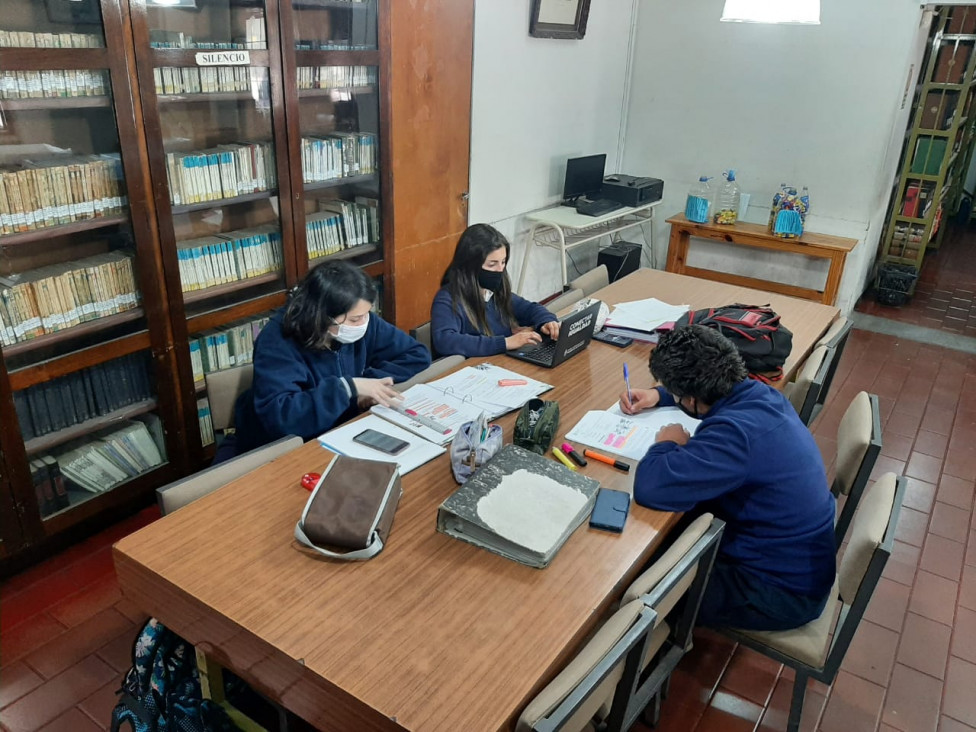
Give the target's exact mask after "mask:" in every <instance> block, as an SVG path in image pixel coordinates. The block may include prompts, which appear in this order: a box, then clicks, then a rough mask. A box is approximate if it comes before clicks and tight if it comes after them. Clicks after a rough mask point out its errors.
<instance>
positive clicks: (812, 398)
mask: <svg viewBox="0 0 976 732" xmlns="http://www.w3.org/2000/svg"><path fill="white" fill-rule="evenodd" d="M826 358H827V347H826V346H817V347H816V348H814V349H813V351H812V352H811V353H810V355H809V356H807V360H806V361H804V362H803V367H802V368H801V369H800V372H799V373H798V374H797V375H796V381H794V382H793V383H791V384H787V387H789V391H788V393H787V397H788V398H789V400H790V404H792V405H793V408H794V409H795V410H796V413H797V414H799V415H800V420H801V421H802V422H803V424H805V425H809V424H810V421H809V420H810V416H811V415H812V414H813V407H814V405H815V404H816V403H817V396H818V394H819V389H820V384H819V382H817V383H816V386H815V382H816V379H817V376H818V374H820V372H821V370H822V369H823V364H824V359H826ZM824 375H826V371H824Z"/></svg>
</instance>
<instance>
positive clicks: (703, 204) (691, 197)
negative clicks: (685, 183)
mask: <svg viewBox="0 0 976 732" xmlns="http://www.w3.org/2000/svg"><path fill="white" fill-rule="evenodd" d="M710 180H711V178H708V177H706V176H704V175H703V176H702V177H701V178H699V179H698V183H697V184H696V185H694V186H692V187H691V190H690V191H689V192H688V200H687V201H686V202H685V217H686V218H687V219H688V220H689V221H692V222H694V223H696V224H705V223H708V209H709V207H710V206H711V205H712V189H711V188H710V187H709V185H708V181H710Z"/></svg>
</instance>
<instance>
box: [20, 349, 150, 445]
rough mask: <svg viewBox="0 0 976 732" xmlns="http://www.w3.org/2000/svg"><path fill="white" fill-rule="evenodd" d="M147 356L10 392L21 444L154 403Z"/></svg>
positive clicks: (132, 356) (118, 360)
mask: <svg viewBox="0 0 976 732" xmlns="http://www.w3.org/2000/svg"><path fill="white" fill-rule="evenodd" d="M150 368H151V363H150V358H149V354H148V353H146V352H141V353H133V354H130V355H128V356H122V357H121V358H116V359H112V360H111V361H106V362H105V363H100V364H97V365H95V366H90V367H88V368H86V369H82V370H80V371H75V372H73V373H70V374H68V375H66V376H60V377H58V378H55V379H51V380H50V381H46V382H44V383H43V384H38V385H36V386H30V387H28V388H26V389H22V390H20V391H15V392H14V409H15V410H16V412H17V421H18V422H19V424H20V433H21V435H22V436H23V438H24V440H31V439H33V438H34V437H40V436H41V435H46V434H49V433H51V432H56V431H58V430H61V429H64V428H66V427H71V426H73V425H76V424H82V423H84V422H87V421H88V420H90V419H94V418H96V417H101V416H103V415H106V414H109V413H111V412H114V411H115V410H117V409H121V408H123V407H125V406H128V405H129V404H134V403H136V402H140V401H144V400H147V399H155V396H156V391H155V389H154V387H153V384H152V379H151V378H150Z"/></svg>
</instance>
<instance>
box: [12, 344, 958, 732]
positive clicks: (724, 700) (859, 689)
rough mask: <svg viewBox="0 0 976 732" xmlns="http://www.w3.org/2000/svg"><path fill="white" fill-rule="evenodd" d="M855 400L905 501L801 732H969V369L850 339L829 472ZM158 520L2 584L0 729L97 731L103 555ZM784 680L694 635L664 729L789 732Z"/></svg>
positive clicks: (106, 604)
mask: <svg viewBox="0 0 976 732" xmlns="http://www.w3.org/2000/svg"><path fill="white" fill-rule="evenodd" d="M862 389H866V390H869V391H872V392H874V393H876V394H878V396H879V397H880V400H881V409H882V418H883V424H884V432H883V437H884V449H883V450H882V456H881V457H880V458H879V460H878V465H877V468H876V473H878V474H880V473H881V472H885V471H889V470H894V471H896V472H899V473H904V474H906V475H908V476H909V478H910V487H909V490H908V493H907V496H906V499H905V507H904V509H903V511H902V515H901V521H900V522H899V527H898V533H897V536H898V540H897V541H896V543H895V550H894V554H893V556H892V559H891V561H890V562H889V564H888V567H887V568H886V570H885V573H884V577H883V579H882V580H881V583H880V585H879V587H878V590H877V594H876V597H875V599H874V600H873V601H872V603H871V605H870V607H869V609H868V612H867V614H866V616H865V619H864V620H863V621H862V624H861V627H860V629H859V631H858V633H857V636H856V637H855V639H854V642H853V645H852V647H851V649H850V651H849V652H848V654H847V658H846V660H845V662H844V665H843V668H842V670H841V672H840V674H839V676H838V678H837V680H836V681H835V683H834V684H833V687H832V688H827V687H826V686H824V685H822V684H816V683H812V684H811V688H810V690H809V691H808V692H807V701H806V704H805V706H804V715H803V724H802V727H803V729H804V730H823V732H862V731H873V730H880V731H881V732H890V731H891V730H901V732H925V731H926V730H932V731H935V730H939V731H940V732H964V731H966V730H969V731H976V523H974V520H973V498H974V477H976V356H969V355H966V354H963V353H960V352H958V351H951V350H947V349H943V348H938V347H935V346H928V345H925V344H921V343H915V342H912V341H904V340H899V339H897V338H894V337H892V336H885V335H878V334H873V333H869V332H866V331H860V330H855V331H854V332H853V334H852V336H851V339H850V341H849V343H848V345H847V349H846V351H845V352H844V356H843V358H842V360H841V363H840V366H839V368H838V373H837V376H836V378H835V381H834V385H833V389H832V394H831V396H830V398H829V399H828V402H827V405H826V407H825V409H824V411H823V413H822V414H821V415H820V416H819V418H818V420H817V422H816V423H815V424H814V434H815V435H816V438H817V442H818V443H819V445H820V446H821V449H822V451H823V454H824V458H825V461H826V462H827V464H828V466H831V465H832V463H833V454H834V451H835V447H836V441H835V436H836V432H837V426H838V424H839V421H840V417H841V415H842V414H843V411H844V409H845V407H846V405H847V404H848V403H849V402H850V400H851V398H852V397H853V396H854V395H855V394H856V393H857V392H858V391H860V390H862ZM154 517H155V513H154V510H152V509H147V510H146V511H144V512H142V513H141V514H139V515H137V516H135V517H134V518H132V519H130V520H128V521H126V522H124V523H122V524H119V525H117V526H114V527H112V528H110V529H108V530H107V531H105V532H104V533H103V534H101V535H99V536H97V537H94V538H93V539H91V540H89V541H87V542H85V543H84V544H81V545H78V546H75V547H73V548H72V549H70V550H68V551H67V552H65V553H64V554H62V555H60V556H58V557H56V558H54V559H52V560H49V561H48V562H46V563H44V564H41V565H38V566H37V567H34V568H32V569H30V570H28V571H26V572H24V573H23V574H20V575H17V576H15V577H13V578H12V579H10V580H8V581H6V582H4V583H3V584H2V585H0V597H2V600H0V603H2V604H0V726H2V728H3V730H6V731H7V732H27V731H28V730H45V731H51V730H71V732H83V731H84V730H88V729H92V730H95V729H107V728H108V720H109V715H110V710H111V708H112V706H113V704H114V700H115V697H114V690H115V689H116V688H117V686H118V683H119V680H120V679H121V676H122V673H123V670H124V669H125V668H126V667H127V666H128V663H129V652H130V646H131V642H132V639H133V636H134V634H135V631H136V627H137V624H138V623H139V622H140V621H141V620H142V619H143V618H142V615H141V613H139V612H138V611H137V610H136V609H135V608H134V607H133V606H132V605H131V604H130V603H128V602H127V601H126V600H125V599H124V598H122V597H121V595H120V593H119V589H118V585H117V583H116V581H115V576H114V573H113V570H112V563H111V556H110V549H109V547H110V545H111V543H112V542H113V541H115V540H116V539H117V538H119V537H120V536H123V535H125V534H126V533H127V532H130V531H133V530H135V529H136V528H138V527H139V526H141V525H143V524H145V523H146V522H148V521H151V520H152V519H153V518H154ZM790 678H791V677H790V673H789V672H788V671H786V670H784V669H783V668H781V667H780V666H779V664H776V663H772V662H770V661H769V660H767V659H765V658H764V657H762V656H760V655H758V654H756V653H753V652H751V651H747V650H745V649H741V648H737V647H736V646H735V645H734V644H732V643H730V642H729V641H727V640H725V639H724V638H722V637H721V636H719V635H717V634H715V633H712V632H708V631H699V632H698V633H696V640H695V647H694V649H693V650H692V651H691V653H690V654H689V655H688V656H687V657H686V658H685V659H684V660H683V661H682V663H681V665H680V667H679V668H678V670H677V671H676V672H675V674H674V677H673V680H672V684H671V693H670V695H669V697H668V699H667V700H666V701H665V702H664V705H663V710H662V721H661V724H660V727H659V729H660V730H664V731H668V732H673V731H681V732H693V731H697V732H719V731H721V732H729V731H732V732H735V731H736V730H781V729H784V727H785V723H786V714H787V708H788V704H789V692H790V685H791V681H790ZM638 729H640V730H641V732H646V728H644V727H642V726H640V725H638Z"/></svg>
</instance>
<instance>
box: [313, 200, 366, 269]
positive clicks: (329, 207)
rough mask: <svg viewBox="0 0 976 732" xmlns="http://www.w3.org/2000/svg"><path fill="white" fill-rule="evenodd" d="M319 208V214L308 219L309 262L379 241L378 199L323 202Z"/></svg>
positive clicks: (320, 202)
mask: <svg viewBox="0 0 976 732" xmlns="http://www.w3.org/2000/svg"><path fill="white" fill-rule="evenodd" d="M318 208H319V212H320V213H314V214H309V215H308V216H307V217H306V219H305V237H306V242H307V248H308V256H309V259H312V258H315V257H323V256H327V255H329V254H335V253H336V252H341V251H343V250H344V249H352V248H353V247H357V246H362V245H364V244H372V243H375V242H378V241H379V240H380V219H379V201H378V200H376V199H375V198H367V197H365V196H357V197H356V200H355V201H342V200H336V199H332V200H320V201H319V204H318Z"/></svg>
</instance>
